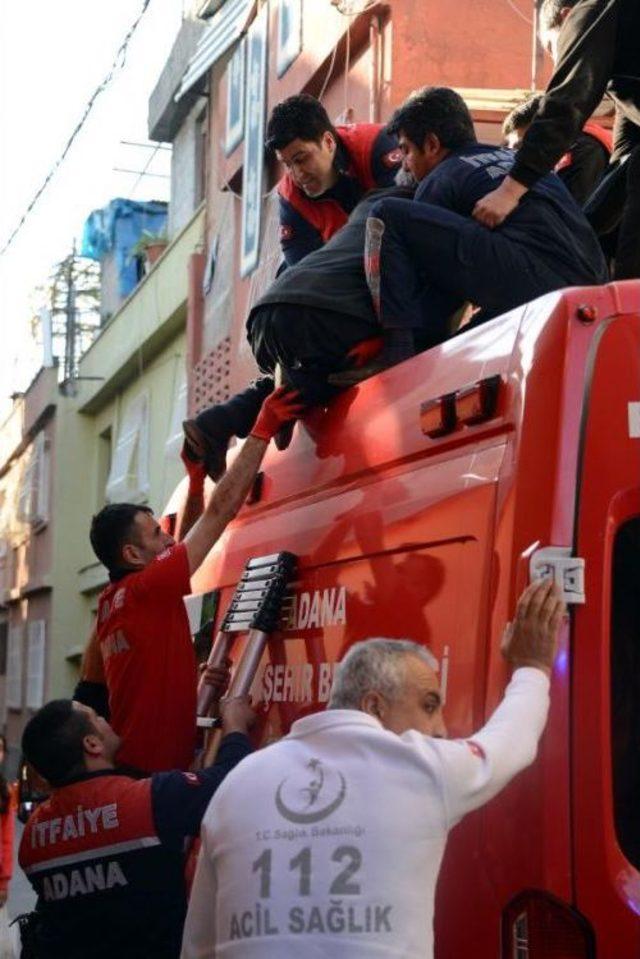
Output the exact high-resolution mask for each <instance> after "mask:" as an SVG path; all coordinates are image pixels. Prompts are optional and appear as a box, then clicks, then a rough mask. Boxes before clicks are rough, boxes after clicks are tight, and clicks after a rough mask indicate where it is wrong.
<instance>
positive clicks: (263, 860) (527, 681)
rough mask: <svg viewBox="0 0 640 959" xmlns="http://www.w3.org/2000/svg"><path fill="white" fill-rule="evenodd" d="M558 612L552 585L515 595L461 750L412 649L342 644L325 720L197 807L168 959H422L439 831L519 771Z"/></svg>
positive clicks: (535, 720)
mask: <svg viewBox="0 0 640 959" xmlns="http://www.w3.org/2000/svg"><path fill="white" fill-rule="evenodd" d="M564 613H565V607H564V603H563V602H562V600H561V599H560V597H559V595H558V593H557V592H556V589H555V587H554V586H553V584H552V583H549V582H543V583H535V584H533V585H532V586H530V587H529V588H528V589H526V590H525V592H524V593H523V595H522V597H521V598H520V601H519V603H518V609H517V614H516V618H515V622H514V625H513V628H512V631H511V633H510V635H509V636H508V638H507V640H506V642H505V644H504V647H503V652H504V655H505V656H506V658H507V659H508V660H509V662H510V663H511V664H512V666H513V667H514V669H515V671H514V673H513V676H512V679H511V682H510V683H509V685H508V687H507V689H506V692H505V696H504V699H503V701H502V703H501V704H500V706H498V708H497V709H496V711H495V712H494V714H493V716H492V717H491V719H490V720H489V722H488V723H487V724H486V725H485V726H484V728H483V729H481V730H480V731H479V732H477V733H476V734H475V735H474V736H472V737H471V738H470V739H463V740H451V741H447V740H446V739H445V738H443V737H444V736H445V735H446V730H445V724H444V719H443V716H442V698H441V695H440V688H439V683H438V678H437V676H436V673H435V670H434V666H436V665H437V664H436V663H435V662H434V657H433V656H431V654H430V653H429V652H428V651H427V650H426V649H425V648H424V647H423V646H420V645H418V644H417V643H413V642H408V641H402V640H390V639H374V640H369V641H367V642H364V643H357V644H356V645H355V646H353V647H352V648H351V649H350V650H349V652H348V653H347V654H346V656H345V658H344V659H343V661H342V663H341V664H340V666H339V668H338V671H337V675H336V678H335V680H334V686H333V689H332V692H331V698H330V700H329V708H328V710H327V711H326V712H321V713H315V714H313V715H310V716H305V717H304V718H303V719H299V720H298V721H297V722H295V723H294V724H293V726H292V728H291V732H290V733H289V735H288V736H286V737H285V738H284V739H283V740H281V741H280V742H278V743H276V744H274V745H272V746H268V747H266V748H265V749H262V750H260V751H259V752H257V753H253V754H252V755H251V756H248V757H247V758H246V759H245V760H244V761H243V762H242V764H241V765H240V766H239V767H238V768H237V769H235V770H233V772H231V773H230V774H229V776H228V777H227V779H226V780H225V782H224V783H223V785H222V786H221V787H220V789H219V790H218V792H217V793H216V795H215V797H214V798H213V800H212V802H211V805H210V806H209V809H208V810H207V812H206V814H205V817H204V820H203V823H202V848H201V851H200V857H199V860H198V866H197V869H196V876H195V881H194V885H193V890H192V893H191V899H190V903H189V911H188V914H187V921H186V924H185V930H184V939H183V945H182V959H205V957H213V956H216V955H222V954H224V955H225V957H228V959H235V957H242V959H244V957H246V956H251V957H252V959H288V957H294V956H295V957H298V956H301V955H314V956H333V955H335V956H341V957H343V959H369V957H371V956H372V955H375V956H380V957H381V959H382V957H385V956H389V957H391V956H395V957H399V956H402V957H403V959H428V957H431V956H432V955H433V910H434V896H435V887H436V881H437V878H438V873H439V870H440V863H441V861H442V856H443V853H444V849H445V845H446V841H447V835H448V832H449V830H450V829H451V828H452V827H453V826H454V825H455V824H456V823H457V822H459V820H460V819H462V817H463V816H465V815H466V814H467V813H468V812H471V810H473V809H477V808H478V807H479V806H482V805H483V804H484V803H486V802H488V801H489V800H490V799H491V798H492V797H493V796H495V795H496V794H497V793H499V792H500V790H501V789H503V788H504V787H505V786H506V785H507V783H508V782H509V781H510V780H511V779H512V778H513V777H514V776H515V775H516V774H517V773H518V772H520V770H522V769H524V768H525V767H526V766H528V765H529V764H530V763H532V762H533V760H534V758H535V755H536V751H537V746H538V740H539V739H540V736H541V734H542V730H543V729H544V726H545V723H546V719H547V711H548V707H549V676H550V673H551V668H552V665H553V661H554V656H555V651H556V644H557V637H558V631H559V629H560V624H561V622H562V619H563V616H564ZM256 787H258V788H259V790H260V801H259V802H256Z"/></svg>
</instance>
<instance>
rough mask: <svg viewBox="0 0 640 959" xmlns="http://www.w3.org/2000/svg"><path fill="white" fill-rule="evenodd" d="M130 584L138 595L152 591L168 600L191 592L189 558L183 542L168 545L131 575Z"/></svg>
mask: <svg viewBox="0 0 640 959" xmlns="http://www.w3.org/2000/svg"><path fill="white" fill-rule="evenodd" d="M132 586H133V588H134V590H135V592H136V593H137V594H138V595H142V594H144V593H149V594H151V593H153V594H154V595H155V596H157V597H166V598H168V599H170V600H172V599H181V598H182V597H183V596H187V595H188V594H189V593H190V592H191V574H190V572H189V558H188V556H187V547H186V546H185V544H184V543H176V544H175V546H170V547H169V549H166V550H165V551H164V552H163V553H160V555H159V556H156V558H155V559H154V560H152V561H151V563H149V565H148V566H147V567H146V569H143V570H142V572H141V573H137V574H136V575H135V576H134V577H133V583H132Z"/></svg>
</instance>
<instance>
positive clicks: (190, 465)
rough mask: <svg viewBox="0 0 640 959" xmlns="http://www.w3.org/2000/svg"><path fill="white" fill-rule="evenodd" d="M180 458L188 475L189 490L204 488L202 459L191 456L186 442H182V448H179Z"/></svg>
mask: <svg viewBox="0 0 640 959" xmlns="http://www.w3.org/2000/svg"><path fill="white" fill-rule="evenodd" d="M180 459H181V460H182V462H183V463H184V468H185V470H186V471H187V476H188V477H189V490H190V491H191V492H193V491H194V490H195V491H196V492H199V491H201V490H203V489H204V478H205V476H206V475H207V471H206V469H205V465H204V461H203V460H197V459H194V458H193V454H192V453H191V451H190V449H189V446H188V445H187V442H186V440H185V442H184V443H183V444H182V449H181V450H180Z"/></svg>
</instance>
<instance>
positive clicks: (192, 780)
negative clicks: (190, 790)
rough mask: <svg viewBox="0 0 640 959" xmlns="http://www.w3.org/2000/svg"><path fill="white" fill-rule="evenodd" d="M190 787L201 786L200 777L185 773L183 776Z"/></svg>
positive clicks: (195, 774)
mask: <svg viewBox="0 0 640 959" xmlns="http://www.w3.org/2000/svg"><path fill="white" fill-rule="evenodd" d="M182 775H183V776H184V778H185V779H186V781H187V782H188V783H189V785H190V786H201V785H202V783H201V782H200V777H199V776H198V774H197V773H183V774H182Z"/></svg>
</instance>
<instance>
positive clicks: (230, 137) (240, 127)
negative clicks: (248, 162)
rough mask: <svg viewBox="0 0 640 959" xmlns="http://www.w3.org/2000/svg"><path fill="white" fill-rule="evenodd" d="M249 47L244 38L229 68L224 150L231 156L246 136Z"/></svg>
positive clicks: (230, 61)
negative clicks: (246, 88) (245, 108)
mask: <svg viewBox="0 0 640 959" xmlns="http://www.w3.org/2000/svg"><path fill="white" fill-rule="evenodd" d="M246 64H247V45H246V40H245V38H244V37H243V38H242V40H241V41H240V43H239V44H238V48H237V50H236V52H235V53H234V54H233V56H232V57H231V59H230V60H229V66H228V67H227V123H226V131H225V140H224V149H225V153H226V155H227V156H229V155H230V154H231V153H233V151H234V150H235V148H236V147H237V146H239V145H240V143H242V138H243V136H244V96H245V93H244V83H245V73H246Z"/></svg>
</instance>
